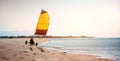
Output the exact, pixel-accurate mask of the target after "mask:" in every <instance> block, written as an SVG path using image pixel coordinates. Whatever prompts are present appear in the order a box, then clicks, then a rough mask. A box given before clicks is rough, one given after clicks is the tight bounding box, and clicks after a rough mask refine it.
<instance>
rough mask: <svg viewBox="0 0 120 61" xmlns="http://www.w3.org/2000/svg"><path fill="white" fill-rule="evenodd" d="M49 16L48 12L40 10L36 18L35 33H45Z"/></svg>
mask: <svg viewBox="0 0 120 61" xmlns="http://www.w3.org/2000/svg"><path fill="white" fill-rule="evenodd" d="M49 22H50V18H49V15H48V12H47V11H45V10H42V11H41V13H40V17H39V19H38V24H37V27H36V31H35V35H46V34H47V31H48V28H49Z"/></svg>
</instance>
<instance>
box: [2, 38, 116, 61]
mask: <svg viewBox="0 0 120 61" xmlns="http://www.w3.org/2000/svg"><path fill="white" fill-rule="evenodd" d="M26 40H27V41H29V40H30V38H12V39H8V38H7V39H6V38H4V39H0V61H114V60H112V59H107V58H98V56H95V55H89V54H70V53H66V52H59V51H56V50H50V49H47V48H43V47H39V46H30V45H25V41H26ZM34 41H35V42H37V43H43V42H47V41H49V40H47V39H46V38H41V39H39V38H34Z"/></svg>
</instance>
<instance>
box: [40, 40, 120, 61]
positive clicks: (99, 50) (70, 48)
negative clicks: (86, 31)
mask: <svg viewBox="0 0 120 61" xmlns="http://www.w3.org/2000/svg"><path fill="white" fill-rule="evenodd" d="M48 40H50V41H48V42H44V43H42V44H39V46H41V47H44V48H48V49H54V50H58V51H60V52H67V53H71V54H89V55H96V56H97V58H108V59H113V60H115V61H120V38H48Z"/></svg>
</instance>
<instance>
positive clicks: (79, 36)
mask: <svg viewBox="0 0 120 61" xmlns="http://www.w3.org/2000/svg"><path fill="white" fill-rule="evenodd" d="M31 37H34V38H95V37H92V36H0V38H31Z"/></svg>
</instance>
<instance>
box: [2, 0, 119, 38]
mask: <svg viewBox="0 0 120 61" xmlns="http://www.w3.org/2000/svg"><path fill="white" fill-rule="evenodd" d="M42 8H43V9H44V10H46V11H48V13H49V15H50V27H49V30H48V35H75V36H78V35H87V36H95V37H120V1H119V0H0V35H13V33H14V34H17V35H33V34H34V32H35V28H36V25H37V21H38V17H39V15H40V12H41V9H42ZM15 32H16V33H15ZM17 32H18V33H17Z"/></svg>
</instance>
